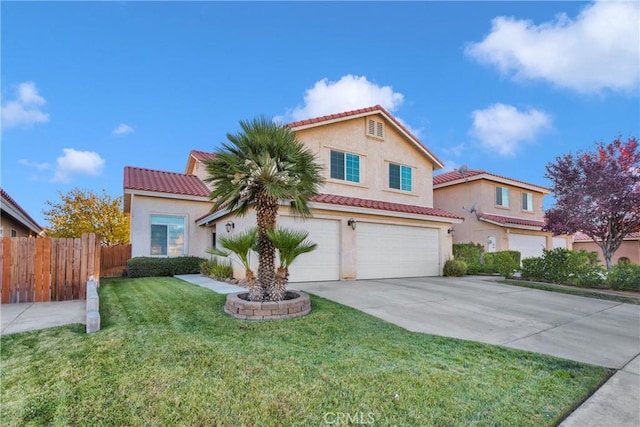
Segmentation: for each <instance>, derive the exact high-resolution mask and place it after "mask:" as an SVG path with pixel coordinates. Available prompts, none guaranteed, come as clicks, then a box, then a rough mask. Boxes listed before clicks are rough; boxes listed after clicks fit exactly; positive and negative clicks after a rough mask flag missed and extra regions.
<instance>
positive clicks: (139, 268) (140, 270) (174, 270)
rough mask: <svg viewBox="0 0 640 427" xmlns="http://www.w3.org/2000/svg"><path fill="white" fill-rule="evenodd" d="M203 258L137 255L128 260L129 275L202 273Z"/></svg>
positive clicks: (150, 275)
mask: <svg viewBox="0 0 640 427" xmlns="http://www.w3.org/2000/svg"><path fill="white" fill-rule="evenodd" d="M202 261H204V259H203V258H199V257H195V256H182V257H175V258H152V257H136V258H131V259H130V260H129V261H128V262H127V270H128V276H129V277H133V278H135V277H157V276H175V275H176V274H196V273H200V264H202Z"/></svg>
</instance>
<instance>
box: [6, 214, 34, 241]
mask: <svg viewBox="0 0 640 427" xmlns="http://www.w3.org/2000/svg"><path fill="white" fill-rule="evenodd" d="M0 228H2V230H3V231H2V233H3V236H4V237H11V230H15V231H16V233H17V235H16V237H35V236H37V235H36V234H35V233H34V232H33V231H31V230H30V229H29V228H27V227H25V226H24V225H22V224H21V223H19V222H18V221H16V220H15V219H13V218H12V217H11V216H9V215H5V214H4V213H2V214H1V215H0Z"/></svg>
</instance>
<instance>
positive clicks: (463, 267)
mask: <svg viewBox="0 0 640 427" xmlns="http://www.w3.org/2000/svg"><path fill="white" fill-rule="evenodd" d="M466 273H467V263H466V262H464V261H459V260H456V259H450V260H448V261H447V262H445V263H444V268H443V269H442V274H443V275H445V276H450V277H461V276H464V275H465V274H466Z"/></svg>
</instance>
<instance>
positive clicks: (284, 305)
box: [224, 291, 311, 320]
mask: <svg viewBox="0 0 640 427" xmlns="http://www.w3.org/2000/svg"><path fill="white" fill-rule="evenodd" d="M248 295H249V294H248V293H247V292H241V293H238V294H229V295H227V302H226V304H225V305H224V311H225V313H227V314H230V315H231V316H233V317H235V318H236V319H243V320H276V319H291V318H294V317H301V316H305V315H307V314H309V313H310V312H311V300H310V299H309V295H307V294H305V293H304V292H300V291H287V294H286V297H285V299H284V300H282V301H277V302H274V301H264V302H261V301H248V300H247V299H246V298H247V297H248Z"/></svg>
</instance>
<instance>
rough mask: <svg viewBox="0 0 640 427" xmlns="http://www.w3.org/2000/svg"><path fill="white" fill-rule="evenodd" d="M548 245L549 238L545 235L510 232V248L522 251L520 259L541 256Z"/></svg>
mask: <svg viewBox="0 0 640 427" xmlns="http://www.w3.org/2000/svg"><path fill="white" fill-rule="evenodd" d="M546 247H547V239H546V237H544V236H529V235H526V234H509V249H510V250H512V251H520V259H525V258H532V257H540V256H542V250H543V249H545V248H546Z"/></svg>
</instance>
